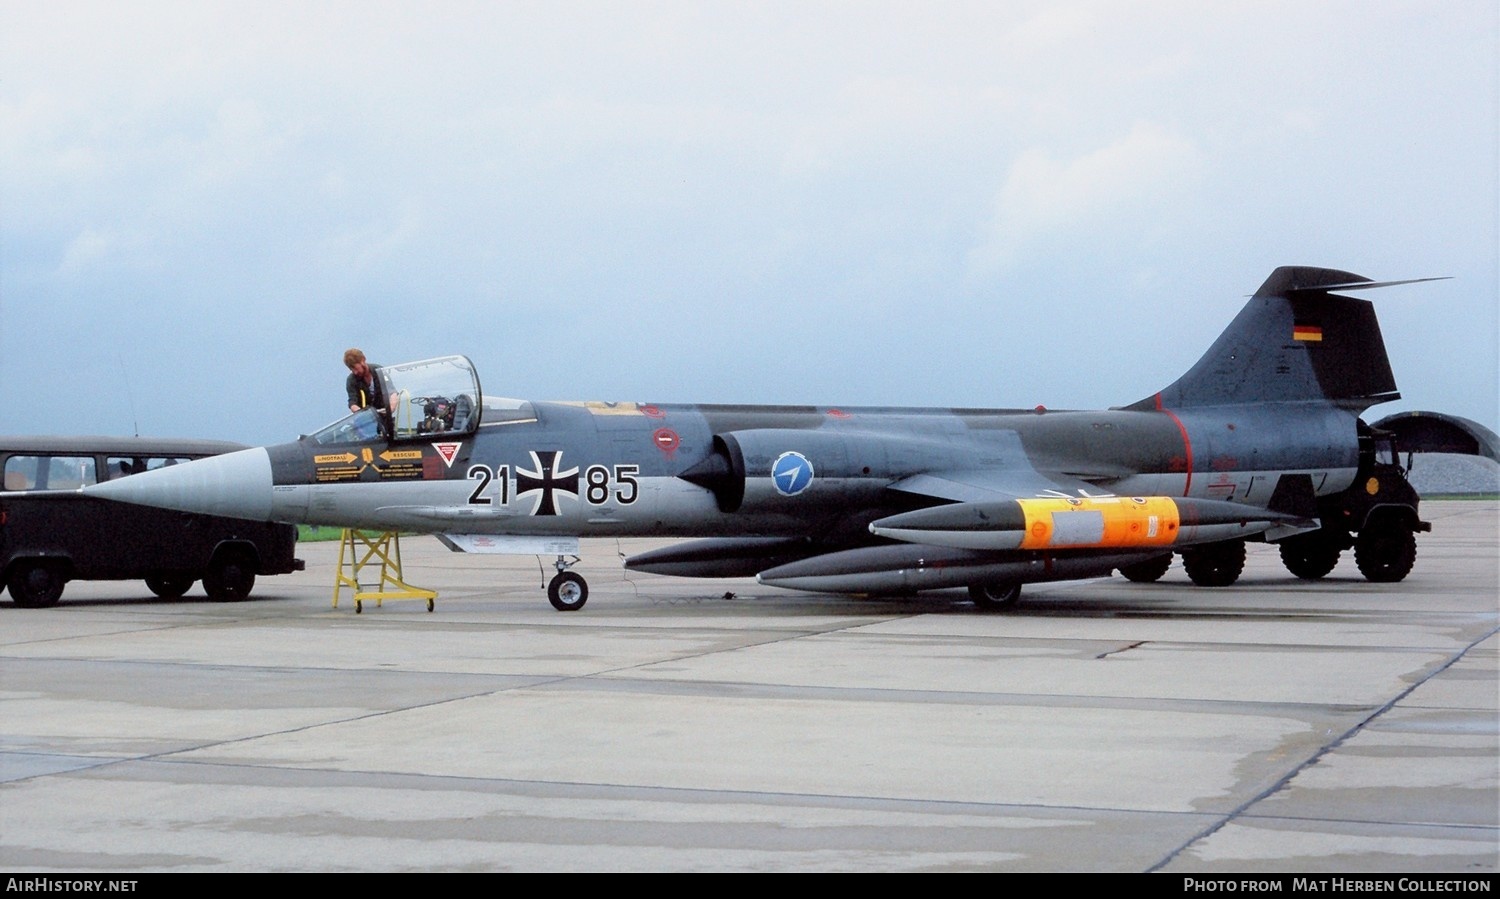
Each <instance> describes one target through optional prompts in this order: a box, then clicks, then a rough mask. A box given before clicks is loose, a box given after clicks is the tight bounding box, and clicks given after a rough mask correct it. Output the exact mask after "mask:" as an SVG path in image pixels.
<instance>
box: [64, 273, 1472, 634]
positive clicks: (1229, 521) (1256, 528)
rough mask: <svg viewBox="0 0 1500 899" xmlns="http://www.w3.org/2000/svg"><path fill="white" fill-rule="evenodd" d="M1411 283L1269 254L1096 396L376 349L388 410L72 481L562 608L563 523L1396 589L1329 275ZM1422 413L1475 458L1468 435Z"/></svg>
mask: <svg viewBox="0 0 1500 899" xmlns="http://www.w3.org/2000/svg"><path fill="white" fill-rule="evenodd" d="M1422 280H1429V279H1422ZM1407 283H1414V282H1411V281H1398V282H1383V283H1381V282H1375V281H1372V280H1370V279H1368V278H1364V277H1361V276H1359V275H1355V274H1351V273H1349V272H1343V271H1336V270H1331V269H1321V268H1307V267H1283V268H1278V269H1276V270H1275V271H1274V272H1273V273H1272V274H1271V276H1270V277H1269V278H1268V279H1267V280H1266V282H1265V283H1264V284H1263V285H1262V286H1261V287H1260V289H1259V290H1258V291H1256V293H1255V294H1254V295H1253V296H1252V297H1251V298H1250V300H1249V302H1248V303H1246V305H1245V307H1244V309H1243V310H1242V311H1241V312H1240V313H1239V315H1238V317H1236V318H1235V319H1234V321H1233V322H1232V323H1231V324H1230V325H1229V327H1228V328H1227V330H1225V331H1224V333H1223V334H1222V335H1220V337H1219V338H1218V340H1217V341H1216V342H1215V343H1214V344H1213V345H1212V346H1211V347H1210V348H1209V350H1208V352H1207V353H1205V354H1204V356H1203V357H1202V359H1200V360H1199V361H1198V363H1197V364H1196V365H1194V366H1193V367H1192V368H1191V369H1190V370H1189V371H1188V372H1187V373H1186V374H1184V375H1183V376H1182V377H1180V378H1179V379H1177V380H1176V381H1175V382H1174V383H1172V384H1170V385H1168V386H1167V387H1165V388H1163V389H1162V390H1161V391H1159V392H1158V393H1155V394H1153V395H1151V396H1148V397H1146V398H1145V399H1142V400H1139V401H1137V402H1133V403H1130V404H1129V405H1125V406H1121V407H1117V408H1112V409H1108V410H1105V411H1049V410H1044V409H1041V408H1037V409H1025V410H1015V409H922V408H888V407H879V408H848V407H834V406H730V405H675V404H666V403H660V404H648V403H594V402H584V403H567V402H528V401H520V400H511V399H502V398H499V397H495V396H488V395H486V394H484V393H483V392H482V391H481V389H480V384H479V378H478V375H477V374H476V372H475V370H474V367H473V365H472V364H470V362H469V360H468V359H466V358H464V357H462V356H451V357H445V358H440V359H430V360H425V361H421V362H413V363H408V364H404V365H393V366H387V367H384V368H381V369H380V370H379V374H380V377H381V378H382V379H383V386H384V388H385V392H386V396H388V397H395V398H396V402H395V404H394V412H387V411H385V410H378V411H377V410H375V409H364V410H362V411H360V412H357V413H355V414H353V415H350V416H349V417H347V418H345V419H343V420H341V421H338V422H336V423H334V424H332V425H330V426H328V427H326V428H323V429H322V430H320V431H317V432H316V433H313V434H311V435H309V436H304V437H301V438H299V439H298V440H296V441H294V442H292V443H286V444H282V445H279V446H271V447H265V448H258V449H249V450H244V451H242V452H236V453H231V454H228V455H224V456H218V457H214V458H212V459H205V460H202V461H196V462H193V463H191V464H188V465H182V466H177V467H175V468H170V469H164V470H161V471H156V472H148V473H146V474H143V475H137V476H135V477H131V478H127V479H124V480H119V481H111V482H109V483H105V484H99V485H97V486H94V487H89V488H86V490H87V491H88V492H90V493H93V494H95V495H98V496H103V497H108V498H111V499H115V500H121V501H125V502H132V503H144V504H147V505H156V506H165V507H168V508H173V509H181V510H187V511H193V512H202V513H206V514H213V515H229V516H236V517H241V518H250V519H258V520H266V521H280V522H303V523H308V524H321V525H333V526H337V527H351V528H362V529H374V530H382V531H395V530H400V531H408V532H410V531H417V532H426V533H432V534H437V535H439V537H440V538H441V539H443V540H444V541H445V542H446V543H447V544H448V545H449V546H450V547H452V548H454V549H459V550H467V551H480V552H483V551H497V552H525V553H528V554H538V555H547V556H554V555H555V556H556V567H557V574H556V576H555V577H553V578H552V580H551V583H550V584H549V585H548V596H549V598H550V600H551V602H552V604H553V605H554V606H555V607H557V608H558V609H560V610H574V609H578V608H580V607H582V606H583V604H584V602H585V601H586V599H587V597H588V585H587V584H586V583H585V581H584V580H583V578H582V577H580V576H579V575H578V574H577V572H574V571H571V570H569V569H570V568H571V566H572V565H573V564H574V563H575V562H576V561H577V560H578V558H577V552H578V546H579V544H578V539H579V538H580V537H611V536H631V537H685V538H698V539H696V540H693V541H691V542H687V543H683V544H676V545H672V546H668V547H665V548H662V549H657V550H653V551H651V552H646V553H643V554H640V555H637V556H634V557H632V558H629V559H627V560H626V562H625V565H626V567H627V568H629V569H632V570H635V571H644V572H652V573H658V574H667V575H678V576H684V577H741V576H744V577H750V576H753V577H755V578H757V579H758V580H759V581H760V582H761V583H763V584H768V585H774V586H778V587H790V588H795V589H800V590H814V591H832V592H849V593H889V592H914V591H922V590H931V589H940V588H953V587H967V588H968V590H969V592H970V595H971V596H972V598H973V601H974V603H975V604H976V605H977V606H979V607H981V608H997V607H1004V606H1009V605H1011V604H1013V603H1015V601H1016V600H1017V597H1018V596H1019V593H1020V589H1021V585H1023V584H1026V583H1030V582H1035V581H1046V580H1058V579H1072V578H1086V577H1097V576H1103V575H1107V574H1109V573H1110V572H1111V571H1113V570H1116V569H1118V570H1119V571H1121V572H1122V573H1124V574H1125V575H1126V576H1127V577H1129V578H1131V579H1133V580H1138V581H1152V580H1155V579H1157V578H1159V577H1161V576H1162V574H1163V573H1164V572H1165V571H1166V570H1167V568H1168V566H1169V565H1170V563H1171V561H1172V559H1173V556H1174V554H1177V555H1180V556H1181V559H1182V564H1183V566H1184V567H1185V569H1186V571H1187V574H1188V576H1189V577H1190V578H1191V579H1192V580H1193V581H1194V582H1195V583H1197V584H1200V585H1205V586H1225V585H1229V584H1231V583H1233V582H1234V581H1235V579H1236V578H1237V577H1238V576H1239V574H1240V571H1241V569H1242V568H1243V566H1244V562H1245V542H1246V541H1247V540H1258V541H1270V542H1273V543H1276V544H1278V545H1279V547H1280V551H1281V556H1282V559H1283V560H1284V561H1285V563H1286V566H1287V567H1288V568H1289V569H1290V570H1291V572H1292V573H1294V574H1296V575H1297V576H1299V577H1303V578H1319V577H1322V576H1323V575H1325V574H1327V573H1328V572H1329V571H1330V570H1332V568H1333V567H1334V566H1335V565H1336V564H1337V562H1338V560H1339V557H1340V555H1341V553H1342V552H1343V551H1344V550H1346V549H1349V548H1351V547H1352V548H1353V549H1354V556H1355V562H1356V563H1357V565H1358V567H1359V570H1360V571H1361V572H1362V573H1363V574H1364V575H1365V576H1366V577H1367V578H1369V579H1371V580H1376V581H1399V580H1401V579H1402V578H1404V577H1405V576H1406V575H1407V573H1408V572H1409V571H1410V570H1411V568H1412V565H1413V562H1414V560H1415V557H1416V539H1415V535H1416V534H1417V533H1419V532H1421V531H1424V530H1427V529H1429V526H1428V525H1427V524H1426V523H1425V522H1423V521H1422V520H1421V519H1420V517H1419V515H1418V511H1417V505H1418V498H1417V495H1416V493H1415V491H1413V490H1412V489H1411V487H1410V486H1409V484H1408V483H1407V481H1406V479H1405V477H1404V476H1403V470H1402V468H1401V467H1400V465H1399V464H1398V460H1397V459H1396V458H1394V457H1393V456H1392V455H1391V453H1390V451H1389V445H1388V443H1386V442H1385V441H1386V438H1388V437H1389V436H1390V435H1389V433H1388V432H1386V431H1384V430H1383V429H1382V428H1381V427H1371V426H1370V425H1367V424H1366V423H1365V422H1363V421H1362V420H1361V419H1360V415H1361V413H1363V412H1364V410H1365V409H1367V408H1368V407H1370V406H1372V405H1375V404H1377V403H1383V402H1386V401H1388V400H1393V399H1396V398H1397V397H1398V396H1399V394H1398V393H1397V390H1396V383H1395V380H1394V377H1393V375H1392V372H1391V367H1390V363H1389V361H1388V359H1387V356H1386V351H1385V345H1384V342H1383V340H1382V337H1381V333H1380V328H1379V325H1378V324H1377V322H1376V317H1375V313H1374V310H1373V307H1372V306H1371V304H1370V303H1369V302H1368V301H1366V300H1363V299H1358V298H1354V297H1349V296H1345V295H1343V293H1342V292H1349V291H1357V290H1365V289H1370V288H1376V287H1385V286H1390V285H1392V284H1407ZM1377 424H1378V425H1379V424H1383V423H1377ZM1419 424H1420V427H1415V426H1413V427H1409V428H1407V429H1406V430H1407V432H1408V433H1421V434H1423V435H1426V436H1425V438H1424V439H1428V440H1429V442H1430V440H1431V438H1432V435H1434V434H1440V435H1442V440H1443V441H1447V442H1448V443H1455V444H1456V443H1463V442H1465V441H1468V445H1470V446H1471V447H1475V448H1477V449H1474V448H1471V449H1470V450H1469V451H1484V452H1487V453H1488V454H1491V455H1493V454H1494V445H1493V443H1494V435H1493V433H1490V432H1488V431H1487V430H1486V429H1484V428H1483V427H1482V426H1478V425H1474V423H1472V422H1467V421H1465V420H1463V419H1457V418H1453V417H1449V416H1441V415H1430V414H1429V415H1424V416H1421V417H1420V422H1419ZM1486 435H1488V436H1486ZM1439 442H1441V441H1439ZM1382 445H1384V447H1385V451H1384V452H1382ZM1407 448H1408V449H1422V448H1424V447H1422V446H1408V447H1407Z"/></svg>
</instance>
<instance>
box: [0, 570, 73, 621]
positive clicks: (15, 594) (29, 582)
mask: <svg viewBox="0 0 1500 899" xmlns="http://www.w3.org/2000/svg"><path fill="white" fill-rule="evenodd" d="M65 583H67V579H66V578H64V577H63V573H62V569H61V568H59V567H58V566H56V565H48V564H47V563H45V562H18V563H16V564H15V565H14V566H13V567H12V568H11V571H10V577H9V578H7V579H6V581H5V586H6V587H8V588H9V589H10V598H11V599H12V600H14V601H15V604H16V605H18V606H20V607H21V608H23V609H44V608H46V607H47V606H55V605H57V601H58V600H59V599H61V598H62V592H63V584H65Z"/></svg>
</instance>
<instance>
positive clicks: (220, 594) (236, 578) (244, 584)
mask: <svg viewBox="0 0 1500 899" xmlns="http://www.w3.org/2000/svg"><path fill="white" fill-rule="evenodd" d="M254 588H255V563H254V562H253V561H251V559H250V557H249V555H248V554H246V553H245V552H244V551H242V550H224V551H221V552H220V553H219V554H218V555H216V556H214V560H213V561H212V562H210V563H208V570H207V571H205V572H203V592H205V593H207V594H208V595H209V598H210V599H216V600H218V601H219V602H239V601H240V600H242V599H248V598H249V596H250V591H251V590H252V589H254Z"/></svg>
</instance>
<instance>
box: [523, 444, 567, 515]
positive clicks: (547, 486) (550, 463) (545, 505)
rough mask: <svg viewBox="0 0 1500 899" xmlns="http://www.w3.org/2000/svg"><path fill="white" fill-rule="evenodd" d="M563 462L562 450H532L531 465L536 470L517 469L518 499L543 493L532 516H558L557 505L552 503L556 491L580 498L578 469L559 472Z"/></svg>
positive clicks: (538, 498)
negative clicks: (558, 467)
mask: <svg viewBox="0 0 1500 899" xmlns="http://www.w3.org/2000/svg"><path fill="white" fill-rule="evenodd" d="M561 460H562V450H555V451H554V450H548V451H547V452H542V453H539V452H537V451H536V450H531V463H532V464H533V465H535V466H536V470H535V471H527V470H526V469H524V468H517V469H516V499H520V498H521V497H523V496H525V495H526V494H528V493H535V492H536V491H538V490H540V491H541V495H540V496H538V497H537V501H536V505H535V506H534V507H532V510H531V514H532V515H556V514H557V504H556V503H554V502H553V501H552V492H553V491H554V490H561V491H563V492H565V493H571V494H573V496H574V497H575V498H576V497H577V496H578V469H577V468H576V467H575V468H570V469H568V470H567V471H557V466H558V464H559V462H561Z"/></svg>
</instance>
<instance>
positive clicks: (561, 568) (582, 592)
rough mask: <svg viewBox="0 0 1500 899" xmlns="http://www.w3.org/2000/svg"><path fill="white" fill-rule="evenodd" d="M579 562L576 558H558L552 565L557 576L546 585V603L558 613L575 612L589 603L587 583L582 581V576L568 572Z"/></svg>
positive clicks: (579, 559)
mask: <svg viewBox="0 0 1500 899" xmlns="http://www.w3.org/2000/svg"><path fill="white" fill-rule="evenodd" d="M581 561H583V560H582V559H581V558H579V557H578V556H573V557H572V558H571V559H569V558H568V557H567V556H558V557H557V561H556V562H555V563H553V564H555V565H556V566H557V574H555V575H553V576H552V580H551V581H549V582H548V583H547V601H548V602H550V603H552V608H554V609H556V610H558V611H559V612H576V611H578V610H579V609H581V608H583V604H584V603H586V602H588V601H589V584H588V581H585V580H584V579H583V575H581V574H578V573H577V572H575V571H569V570H568V569H569V568H572V567H573V566H574V565H576V564H578V563H579V562H581Z"/></svg>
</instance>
